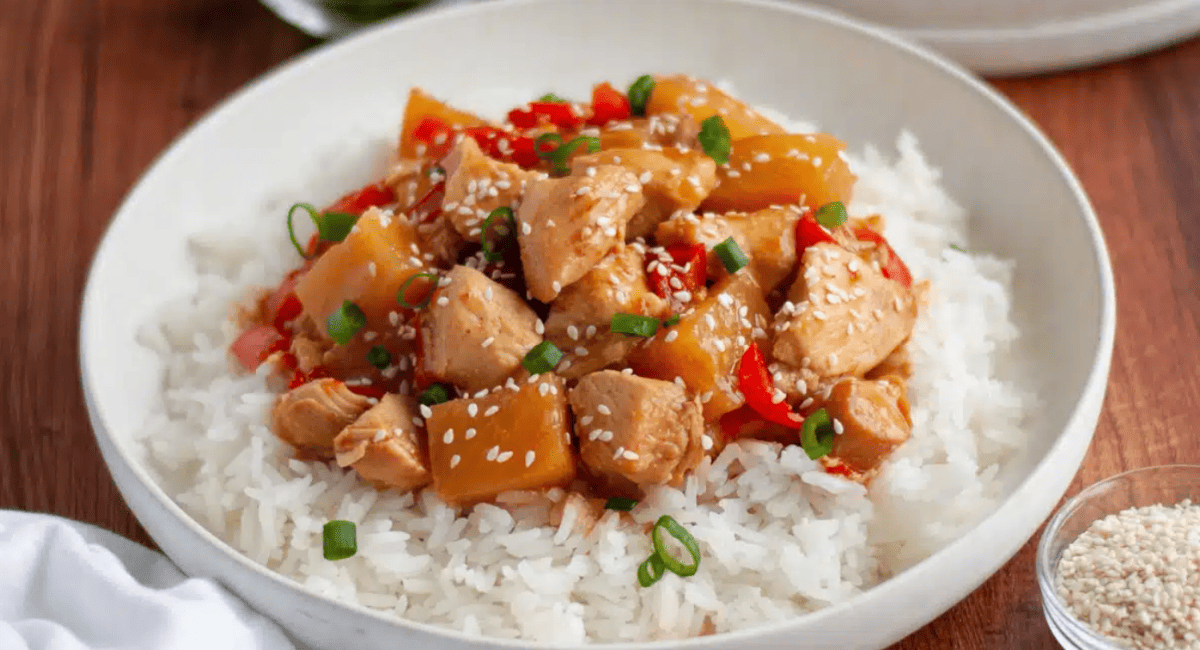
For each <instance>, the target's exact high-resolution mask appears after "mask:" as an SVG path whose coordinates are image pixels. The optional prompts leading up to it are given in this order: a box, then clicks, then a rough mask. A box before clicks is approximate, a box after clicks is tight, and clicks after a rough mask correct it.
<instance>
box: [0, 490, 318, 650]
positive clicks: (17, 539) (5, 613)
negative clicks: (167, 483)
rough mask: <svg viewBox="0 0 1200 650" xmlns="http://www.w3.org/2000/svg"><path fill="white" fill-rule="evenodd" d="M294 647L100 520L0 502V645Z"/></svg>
mask: <svg viewBox="0 0 1200 650" xmlns="http://www.w3.org/2000/svg"><path fill="white" fill-rule="evenodd" d="M85 648H86V649H87V650H100V649H103V650H193V649H194V650H214V649H216V648H220V649H225V648H230V649H235V648H236V649H239V650H294V648H295V646H293V644H292V643H291V642H290V641H289V640H288V639H287V637H286V636H284V634H283V632H282V631H281V630H280V629H279V627H278V626H276V625H275V623H273V622H271V621H270V620H268V619H266V618H265V617H263V616H261V615H259V614H257V613H255V612H253V611H251V610H250V608H249V607H247V606H246V605H245V603H243V602H242V601H240V600H238V599H237V598H235V597H234V596H232V595H231V594H230V593H229V592H227V591H225V589H224V588H222V587H220V586H219V585H217V584H216V583H214V582H212V581H209V580H199V579H188V578H187V577H186V576H184V575H183V574H182V573H181V572H180V571H179V569H177V568H176V567H175V565H174V564H172V563H171V562H170V561H169V560H167V558H166V557H164V556H163V555H161V554H159V553H155V552H154V551H151V550H150V549H147V548H145V547H143V546H140V545H138V544H134V543H133V542H130V541H129V540H126V539H124V538H121V537H118V536H116V535H113V534H111V533H108V532H107V531H102V530H100V529H98V528H92V527H90V526H85V525H82V524H79V523H77V522H71V521H68V520H65V519H59V518H57V517H52V516H49V515H37V514H32V513H26V512H13V511H5V510H0V650H83V649H85Z"/></svg>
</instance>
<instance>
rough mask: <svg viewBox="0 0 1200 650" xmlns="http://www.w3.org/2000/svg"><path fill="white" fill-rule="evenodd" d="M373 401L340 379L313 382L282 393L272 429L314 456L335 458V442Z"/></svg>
mask: <svg viewBox="0 0 1200 650" xmlns="http://www.w3.org/2000/svg"><path fill="white" fill-rule="evenodd" d="M370 406H371V402H370V400H369V399H367V398H366V397H363V396H362V395H358V394H356V393H354V392H352V391H351V390H350V389H349V388H347V387H346V384H345V383H344V382H342V381H339V380H337V379H331V378H324V379H317V380H315V381H310V382H308V383H306V384H302V385H300V386H297V387H295V388H293V389H292V390H290V391H288V392H286V393H284V394H283V395H280V396H279V401H277V402H276V403H275V408H274V410H272V411H271V428H272V429H273V430H274V431H275V435H277V436H279V438H280V439H281V440H283V441H284V442H286V443H288V444H289V445H291V446H293V447H295V448H296V449H298V450H300V451H303V452H305V453H306V455H308V456H310V457H315V458H325V459H327V458H333V455H334V453H333V441H334V439H335V438H337V435H338V434H339V433H341V431H342V429H345V428H346V427H347V426H349V425H350V424H351V423H353V422H354V421H355V420H357V419H358V416H360V415H362V414H363V413H364V412H365V411H366V410H367V409H368V408H370Z"/></svg>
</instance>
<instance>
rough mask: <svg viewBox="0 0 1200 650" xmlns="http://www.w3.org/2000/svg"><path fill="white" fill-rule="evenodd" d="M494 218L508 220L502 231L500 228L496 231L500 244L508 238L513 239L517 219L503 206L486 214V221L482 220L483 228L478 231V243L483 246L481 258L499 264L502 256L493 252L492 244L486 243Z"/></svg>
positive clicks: (510, 209)
mask: <svg viewBox="0 0 1200 650" xmlns="http://www.w3.org/2000/svg"><path fill="white" fill-rule="evenodd" d="M496 217H500V218H501V219H507V220H508V223H507V224H505V225H504V230H503V231H502V230H501V228H497V229H496V234H498V235H500V241H501V242H504V241H506V240H507V239H508V238H509V237H513V238H515V237H516V236H517V219H516V217H514V216H513V211H512V208H510V207H507V206H503V207H499V208H496V209H495V210H492V211H491V213H490V214H488V216H487V219H484V220H483V228H481V229H480V230H479V242H480V243H481V244H483V258H484V259H486V260H487V261H489V262H499V261H500V260H502V259H504V254H503V253H501V252H500V251H498V250H495V248H494V247H493V245H492V242H490V241H488V231H489V230H491V228H492V221H493V220H495V219H496Z"/></svg>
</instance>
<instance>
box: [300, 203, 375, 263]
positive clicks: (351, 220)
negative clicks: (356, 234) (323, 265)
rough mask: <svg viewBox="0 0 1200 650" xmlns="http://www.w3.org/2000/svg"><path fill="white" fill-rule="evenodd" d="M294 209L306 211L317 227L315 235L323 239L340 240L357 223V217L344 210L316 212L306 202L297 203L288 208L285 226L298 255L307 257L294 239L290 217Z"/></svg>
mask: <svg viewBox="0 0 1200 650" xmlns="http://www.w3.org/2000/svg"><path fill="white" fill-rule="evenodd" d="M296 210H303V211H305V212H307V213H308V217H309V218H310V219H312V222H313V225H315V226H316V227H317V235H318V236H319V237H320V238H321V239H322V240H324V241H342V240H343V239H345V238H346V235H349V234H350V231H351V230H352V229H353V228H354V224H356V223H358V217H356V216H354V215H352V214H346V213H345V212H323V213H318V212H317V209H316V208H314V207H312V205H310V204H308V203H297V204H295V205H293V206H292V207H290V208H288V214H287V228H288V237H289V238H291V240H292V246H295V247H296V252H298V253H300V257H303V258H305V259H308V254H307V253H305V251H304V247H303V246H301V245H300V242H299V241H298V240H297V239H296V228H295V226H294V225H293V224H292V217H293V216H294V215H295V214H296Z"/></svg>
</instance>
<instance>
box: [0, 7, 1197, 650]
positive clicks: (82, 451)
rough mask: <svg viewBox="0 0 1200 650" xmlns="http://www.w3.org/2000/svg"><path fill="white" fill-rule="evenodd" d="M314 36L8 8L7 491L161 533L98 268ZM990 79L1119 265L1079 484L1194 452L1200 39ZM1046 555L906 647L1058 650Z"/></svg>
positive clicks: (9, 498) (169, 12) (0, 225)
mask: <svg viewBox="0 0 1200 650" xmlns="http://www.w3.org/2000/svg"><path fill="white" fill-rule="evenodd" d="M309 45H311V43H310V42H309V41H308V40H307V39H305V38H304V37H303V36H301V35H300V34H299V33H297V32H296V31H295V30H293V29H291V28H290V27H287V26H286V25H284V24H282V23H280V22H279V21H278V20H276V19H275V18H274V16H272V15H271V14H269V13H268V12H267V11H265V10H264V9H262V8H261V7H260V6H259V5H258V3H257V2H254V1H253V0H171V1H169V2H164V1H162V0H12V1H9V2H3V3H0V154H2V156H0V233H2V236H0V296H3V299H2V300H0V323H4V326H2V327H0V333H2V336H0V395H2V396H3V401H2V403H0V508H18V509H23V510H31V511H39V512H51V513H56V514H60V515H63V516H66V517H70V518H73V519H78V520H81V521H86V522H90V523H94V524H98V525H100V526H102V527H105V528H108V529H111V530H114V531H116V532H118V533H120V534H123V535H126V536H128V537H130V538H132V539H135V540H137V541H140V542H143V543H147V544H149V543H150V540H149V538H148V537H147V536H146V534H145V532H144V531H143V530H142V529H141V527H140V526H139V525H138V524H137V522H136V520H135V519H134V518H133V516H132V515H131V514H130V512H129V511H128V509H127V508H126V507H125V505H124V503H123V502H122V501H121V498H120V495H119V494H118V493H117V491H116V489H115V487H114V486H113V484H112V482H111V480H110V479H109V475H108V472H107V470H106V469H105V467H104V464H103V462H102V460H101V458H100V454H99V451H98V450H97V447H96V444H95V441H94V439H93V437H92V433H91V430H90V428H89V426H88V422H87V414H86V411H85V409H84V405H83V398H82V395H81V392H80V389H79V388H78V379H77V377H78V369H77V368H78V362H77V357H78V349H77V345H76V335H77V323H78V317H79V299H80V294H81V291H82V288H83V282H84V279H85V275H86V270H87V263H88V260H89V258H90V256H91V253H92V251H93V249H94V248H95V246H96V243H97V241H98V240H99V237H100V235H101V233H102V231H103V228H104V226H105V223H106V222H107V220H108V218H109V216H110V215H111V214H112V212H113V210H114V209H115V208H116V206H117V204H118V203H119V201H120V200H121V197H122V196H123V195H124V193H125V192H126V191H127V190H128V188H129V187H130V185H131V184H132V183H133V182H134V181H135V180H136V179H137V177H138V175H139V174H140V173H141V172H142V170H144V169H145V167H146V166H147V165H148V164H149V163H150V162H151V161H152V160H153V158H154V157H155V156H156V155H157V154H158V153H159V152H160V151H162V150H163V149H164V148H165V147H166V146H167V145H168V144H169V143H170V141H171V139H172V138H174V137H175V136H176V135H178V134H179V133H180V132H181V131H182V130H183V129H184V128H186V127H187V126H188V125H189V124H190V123H191V122H192V120H194V119H195V118H196V117H197V116H198V115H200V114H202V113H203V112H204V111H205V110H207V109H208V108H210V107H211V106H213V105H214V104H216V103H217V102H218V101H220V100H221V99H223V98H224V97H226V96H227V95H229V94H230V93H231V92H233V91H234V90H235V89H237V88H238V87H240V86H242V85H243V84H244V83H246V82H248V81H250V80H251V79H253V78H255V77H257V76H259V75H260V74H262V73H263V72H264V71H266V70H268V69H270V68H271V67H273V66H275V65H278V64H279V63H281V62H282V61H284V60H286V59H287V58H289V57H291V56H293V55H294V54H296V53H297V52H299V51H301V50H302V49H304V48H305V47H307V46H309ZM996 85H997V87H998V88H999V89H1000V90H1001V91H1002V92H1003V93H1005V94H1006V95H1008V96H1009V97H1010V98H1012V100H1013V101H1014V102H1015V103H1016V104H1017V105H1018V106H1020V107H1021V108H1022V109H1023V110H1025V111H1026V112H1027V113H1028V114H1029V115H1030V116H1031V117H1032V118H1033V119H1034V120H1035V121H1036V122H1037V123H1038V124H1039V125H1041V127H1042V128H1043V129H1044V130H1045V132H1046V133H1047V134H1048V135H1049V136H1050V138H1051V139H1052V140H1053V141H1054V142H1056V143H1057V144H1058V146H1059V147H1060V148H1061V150H1062V152H1063V154H1064V155H1065V156H1066V157H1067V159H1068V160H1069V161H1070V162H1071V164H1072V165H1073V166H1074V168H1075V170H1076V172H1077V173H1078V174H1079V176H1080V178H1081V179H1082V180H1083V183H1084V185H1085V187H1086V189H1087V190H1088V192H1089V193H1090V195H1091V197H1092V200H1093V202H1094V204H1095V207H1096V210H1097V212H1098V213H1099V215H1100V219H1101V222H1102V225H1103V227H1104V232H1105V235H1106V237H1107V239H1108V245H1109V248H1110V252H1111V255H1112V260H1113V264H1114V267H1115V269H1116V275H1117V291H1118V301H1119V315H1118V323H1119V326H1118V334H1117V341H1116V351H1115V355H1114V358H1113V368H1112V377H1111V380H1110V383H1109V389H1108V398H1107V401H1106V404H1105V409H1104V412H1103V414H1102V416H1101V419H1100V425H1099V428H1098V430H1097V432H1096V438H1095V442H1094V444H1093V446H1092V449H1091V451H1090V453H1089V454H1088V456H1087V458H1086V459H1085V461H1084V465H1083V468H1082V469H1081V470H1080V472H1079V474H1078V476H1076V477H1075V481H1074V483H1073V484H1072V487H1071V493H1073V492H1075V491H1077V490H1078V489H1079V488H1080V487H1081V485H1084V484H1087V483H1090V482H1092V481H1095V480H1098V479H1100V478H1103V477H1104V476H1107V475H1110V474H1112V473H1115V472H1117V471H1120V470H1122V469H1128V468H1133V467H1139V466H1144V465H1152V464H1159V463H1170V462H1200V434H1197V432H1196V427H1195V425H1194V423H1193V422H1194V420H1195V419H1196V418H1197V416H1198V415H1200V373H1198V372H1196V370H1195V369H1196V368H1197V367H1200V325H1198V322H1200V41H1192V42H1189V43H1185V44H1183V45H1179V46H1176V47H1172V48H1170V49H1167V50H1165V51H1162V52H1158V53H1155V54H1150V55H1147V56H1142V57H1138V58H1135V59H1132V60H1129V61H1125V62H1121V63H1116V64H1112V65H1107V66H1103V67H1100V68H1096V69H1092V70H1086V71H1078V72H1071V73H1066V74H1060V75H1053V76H1045V77H1040V78H1035V79H1009V80H1003V81H998V82H996ZM1035 539H1036V538H1035ZM1033 556H1034V549H1033V542H1032V541H1031V542H1030V543H1029V544H1027V545H1026V546H1025V547H1024V548H1023V549H1022V550H1021V551H1020V552H1019V553H1018V554H1017V556H1016V557H1015V558H1013V559H1012V561H1010V562H1009V563H1008V564H1007V565H1005V567H1004V568H1003V569H1002V570H1001V571H1000V572H998V573H997V574H996V575H995V576H994V577H992V578H991V579H990V580H989V581H988V582H987V583H985V584H984V585H983V586H982V587H981V588H980V589H979V590H978V591H976V592H975V593H974V594H972V595H971V596H970V597H968V598H967V599H966V600H964V601H963V602H962V603H960V604H959V605H957V606H956V607H954V608H953V609H951V610H950V611H949V612H947V613H946V614H945V615H943V616H942V617H941V618H939V619H937V620H936V621H934V622H933V623H931V624H930V625H929V626H927V627H925V628H924V629H922V630H920V631H919V632H917V633H916V634H914V635H913V636H911V637H910V638H908V639H906V640H905V641H903V642H901V643H899V644H897V645H896V646H895V647H894V648H893V650H917V649H928V648H954V649H965V650H975V649H978V650H984V649H987V650H991V649H995V648H1022V649H1024V648H1030V649H1041V648H1056V647H1057V646H1056V644H1055V643H1054V640H1053V638H1052V637H1051V636H1050V632H1049V630H1048V629H1047V627H1046V624H1045V622H1044V620H1043V618H1042V614H1041V609H1040V608H1041V604H1040V601H1039V600H1038V596H1037V588H1036V581H1035V577H1034V571H1033Z"/></svg>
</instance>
